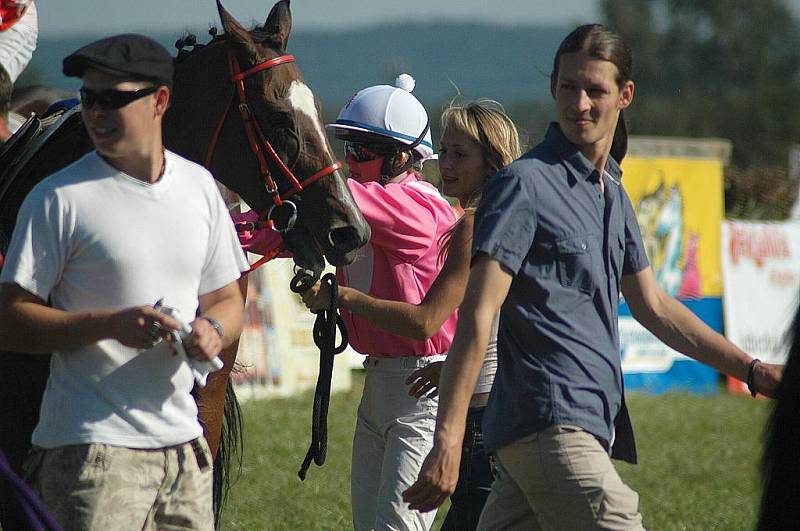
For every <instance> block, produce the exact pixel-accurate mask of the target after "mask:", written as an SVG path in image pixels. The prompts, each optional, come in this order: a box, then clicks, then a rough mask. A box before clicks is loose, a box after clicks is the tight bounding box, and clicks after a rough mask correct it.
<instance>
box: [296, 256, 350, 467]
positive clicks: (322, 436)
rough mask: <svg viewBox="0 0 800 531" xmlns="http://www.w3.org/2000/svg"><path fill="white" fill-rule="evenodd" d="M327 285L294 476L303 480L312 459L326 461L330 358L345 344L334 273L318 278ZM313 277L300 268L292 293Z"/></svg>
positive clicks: (317, 324) (309, 283)
mask: <svg viewBox="0 0 800 531" xmlns="http://www.w3.org/2000/svg"><path fill="white" fill-rule="evenodd" d="M320 282H322V283H323V284H327V285H328V287H329V288H330V296H331V300H330V305H329V306H328V309H327V310H322V311H320V312H319V313H317V319H316V320H315V321H314V343H315V344H316V345H317V347H318V348H319V376H318V377H317V386H316V388H315V389H314V408H313V412H312V415H311V446H309V448H308V452H306V457H305V459H303V464H302V465H301V466H300V470H299V471H298V472H297V475H298V476H299V477H300V480H301V481H305V479H306V473H307V472H308V468H309V467H310V466H311V460H312V459H313V460H314V463H316V464H317V466H322V465H323V464H324V463H325V457H326V455H327V453H328V404H329V403H330V399H331V379H332V378H333V357H334V356H335V355H336V354H340V353H341V352H343V351H344V349H345V347H346V346H347V330H346V329H345V327H344V321H342V318H341V316H340V315H339V312H338V309H339V287H338V284H337V283H336V275H334V274H333V273H327V274H325V275H324V276H323V277H322V279H321V280H320ZM313 283H314V277H313V276H311V275H309V274H308V273H305V272H303V271H301V272H300V273H298V274H297V275H295V277H294V278H293V279H292V282H291V289H292V291H294V292H295V293H302V292H304V291H306V290H307V289H309V288H310V287H311V286H313ZM337 328H338V329H339V333H340V334H341V336H342V342H341V343H340V344H339V345H338V346H336V329H337Z"/></svg>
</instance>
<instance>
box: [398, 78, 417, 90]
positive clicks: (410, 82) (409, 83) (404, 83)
mask: <svg viewBox="0 0 800 531" xmlns="http://www.w3.org/2000/svg"><path fill="white" fill-rule="evenodd" d="M416 84H417V82H416V81H414V78H413V77H411V76H410V75H408V74H400V75H399V76H397V79H395V80H394V86H395V87H397V88H399V89H403V90H405V91H406V92H411V91H412V90H414V87H415V86H416Z"/></svg>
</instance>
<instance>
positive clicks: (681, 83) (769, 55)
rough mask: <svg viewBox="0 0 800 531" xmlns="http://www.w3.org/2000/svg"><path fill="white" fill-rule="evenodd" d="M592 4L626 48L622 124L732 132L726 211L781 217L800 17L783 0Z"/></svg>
mask: <svg viewBox="0 0 800 531" xmlns="http://www.w3.org/2000/svg"><path fill="white" fill-rule="evenodd" d="M787 1H788V0H787ZM601 10H602V13H603V15H604V17H605V20H606V23H607V24H608V25H609V26H610V27H612V28H613V29H615V30H616V31H618V32H619V33H620V34H621V35H623V37H624V38H625V40H626V41H627V42H628V44H629V45H630V46H631V48H632V49H633V53H634V79H635V81H636V90H637V96H638V97H636V98H635V103H634V105H633V106H632V108H631V109H630V112H629V113H627V115H628V120H629V125H630V130H631V132H632V133H633V134H645V135H676V136H687V137H721V138H727V139H729V140H731V142H732V143H733V155H732V156H733V159H732V166H731V168H729V169H728V171H727V172H726V206H727V210H728V214H729V215H736V216H737V217H758V218H780V217H783V216H784V215H785V214H786V213H787V212H788V208H789V206H790V203H791V201H792V200H793V199H794V196H795V195H796V193H797V192H796V190H797V183H787V179H786V170H785V168H786V166H787V162H788V156H789V149H790V146H791V145H792V144H797V143H800V21H798V19H797V17H796V16H794V14H793V13H792V11H791V10H790V9H789V7H788V5H787V3H786V2H784V1H782V0H602V2H601ZM776 190H780V192H787V193H789V194H790V197H787V195H786V193H777V194H776V193H775V192H776ZM753 194H755V197H754V195H753Z"/></svg>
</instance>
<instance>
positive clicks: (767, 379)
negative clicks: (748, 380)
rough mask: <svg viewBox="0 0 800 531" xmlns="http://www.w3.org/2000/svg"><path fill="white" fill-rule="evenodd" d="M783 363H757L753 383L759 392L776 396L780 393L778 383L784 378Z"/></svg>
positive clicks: (771, 396)
mask: <svg viewBox="0 0 800 531" xmlns="http://www.w3.org/2000/svg"><path fill="white" fill-rule="evenodd" d="M783 367H784V366H783V365H777V364H775V363H756V366H755V369H754V374H753V380H754V381H753V383H754V384H755V387H756V391H758V392H759V394H762V395H764V396H768V397H770V398H775V397H776V396H777V394H778V385H779V384H780V383H781V379H782V378H783Z"/></svg>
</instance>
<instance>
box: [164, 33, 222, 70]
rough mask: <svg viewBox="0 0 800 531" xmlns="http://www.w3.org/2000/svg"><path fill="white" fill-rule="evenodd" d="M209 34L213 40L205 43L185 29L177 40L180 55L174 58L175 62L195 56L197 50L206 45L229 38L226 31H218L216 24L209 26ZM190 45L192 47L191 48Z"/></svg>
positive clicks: (176, 45)
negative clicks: (199, 41)
mask: <svg viewBox="0 0 800 531" xmlns="http://www.w3.org/2000/svg"><path fill="white" fill-rule="evenodd" d="M208 34H209V35H211V40H210V41H208V42H207V43H205V44H203V43H198V42H197V36H196V35H195V34H194V33H191V32H189V31H185V32H184V33H183V34H182V35H181V36H180V37H179V38H178V40H177V41H175V48H177V49H178V55H177V56H175V58H174V59H173V61H174V62H175V64H176V65H177V64H180V63H182V62H184V61H185V60H187V59H188V58H189V57H191V56H193V55H194V54H195V53H196V52H197V51H199V50H202V49H203V48H205V47H206V46H210V45H212V44H216V43H218V42H220V41H224V40H226V39H227V37H226V35H225V34H224V33H217V27H216V26H210V27H209V28H208ZM189 47H191V49H190V48H189Z"/></svg>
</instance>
